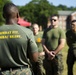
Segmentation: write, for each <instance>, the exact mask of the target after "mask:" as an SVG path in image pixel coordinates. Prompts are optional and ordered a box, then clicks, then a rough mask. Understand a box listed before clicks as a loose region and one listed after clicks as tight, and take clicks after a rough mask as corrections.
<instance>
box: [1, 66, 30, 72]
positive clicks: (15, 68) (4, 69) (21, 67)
mask: <svg viewBox="0 0 76 75" xmlns="http://www.w3.org/2000/svg"><path fill="white" fill-rule="evenodd" d="M25 68H29V66H28V65H27V66H19V67H10V68H9V67H7V68H1V71H6V70H17V69H25Z"/></svg>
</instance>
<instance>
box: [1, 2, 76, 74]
mask: <svg viewBox="0 0 76 75" xmlns="http://www.w3.org/2000/svg"><path fill="white" fill-rule="evenodd" d="M3 17H4V19H5V21H6V22H5V25H2V26H0V75H62V72H63V66H64V65H63V62H62V49H63V48H64V46H65V43H66V42H67V45H68V46H69V49H68V55H67V66H68V73H67V75H73V65H74V62H75V61H76V20H72V21H71V28H70V29H69V30H67V31H66V33H65V32H64V30H63V29H61V28H60V27H59V15H58V14H53V15H51V17H50V22H51V25H50V26H49V27H48V28H46V29H45V30H44V31H43V32H40V31H39V25H38V24H37V23H34V24H32V30H31V29H29V28H26V27H23V26H20V25H19V24H18V20H19V17H20V15H19V10H18V8H17V6H16V5H15V4H13V3H6V4H5V5H4V7H3Z"/></svg>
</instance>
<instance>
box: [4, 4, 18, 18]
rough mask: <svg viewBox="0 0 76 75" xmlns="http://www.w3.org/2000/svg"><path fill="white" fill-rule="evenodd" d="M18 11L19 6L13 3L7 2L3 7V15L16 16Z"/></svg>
mask: <svg viewBox="0 0 76 75" xmlns="http://www.w3.org/2000/svg"><path fill="white" fill-rule="evenodd" d="M17 13H18V8H17V6H16V5H14V4H13V3H6V4H5V5H4V7H3V17H4V18H5V17H6V18H7V17H8V18H10V17H15V15H16V14H17Z"/></svg>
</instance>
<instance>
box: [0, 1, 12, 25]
mask: <svg viewBox="0 0 76 75" xmlns="http://www.w3.org/2000/svg"><path fill="white" fill-rule="evenodd" d="M7 2H11V1H10V0H0V25H2V24H3V23H4V19H3V15H2V14H3V12H2V10H3V6H4V4H5V3H7Z"/></svg>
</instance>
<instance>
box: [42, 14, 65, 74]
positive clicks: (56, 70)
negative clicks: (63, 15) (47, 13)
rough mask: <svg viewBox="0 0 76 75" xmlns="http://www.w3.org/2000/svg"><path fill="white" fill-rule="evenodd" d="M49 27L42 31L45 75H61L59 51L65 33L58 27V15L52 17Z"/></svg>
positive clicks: (62, 44)
mask: <svg viewBox="0 0 76 75" xmlns="http://www.w3.org/2000/svg"><path fill="white" fill-rule="evenodd" d="M50 21H51V26H50V27H49V28H47V29H46V30H45V31H44V34H43V43H42V44H43V48H44V51H45V62H44V66H45V69H46V75H61V74H62V70H63V65H62V53H61V50H62V48H63V47H64V45H65V33H64V31H63V30H62V29H60V28H59V27H58V22H59V15H57V14H55V15H52V16H51V18H50Z"/></svg>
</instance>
